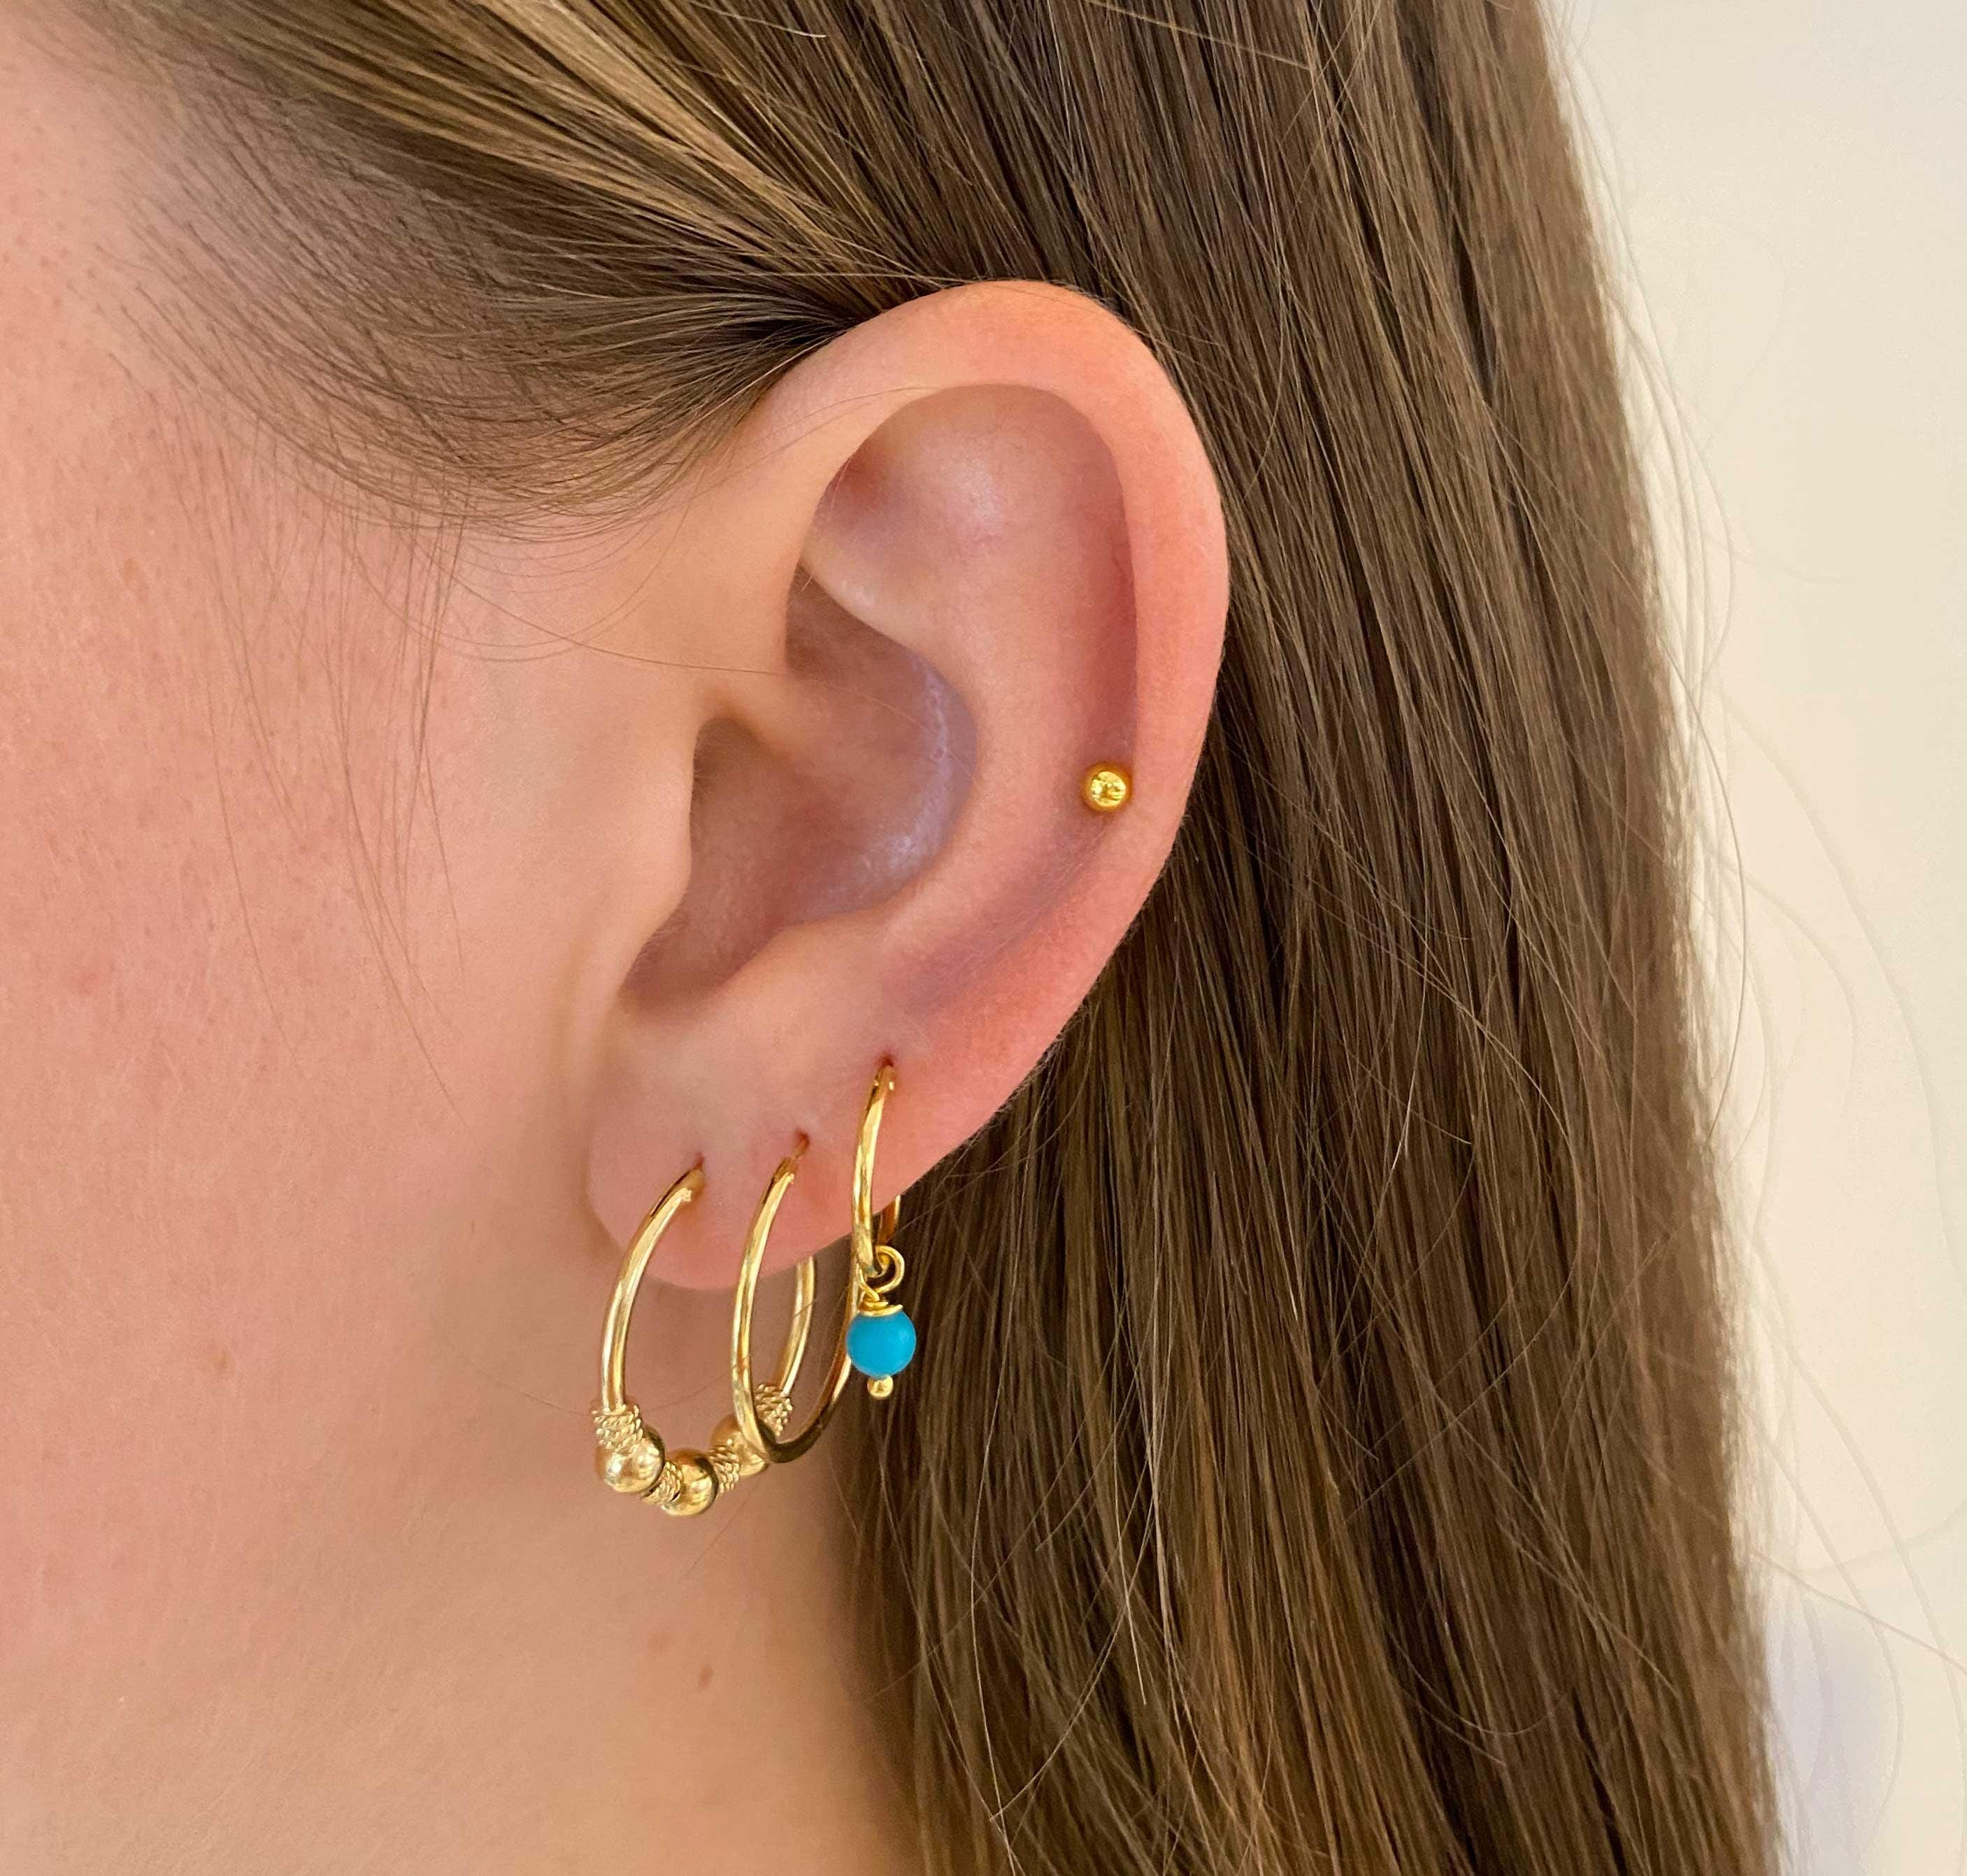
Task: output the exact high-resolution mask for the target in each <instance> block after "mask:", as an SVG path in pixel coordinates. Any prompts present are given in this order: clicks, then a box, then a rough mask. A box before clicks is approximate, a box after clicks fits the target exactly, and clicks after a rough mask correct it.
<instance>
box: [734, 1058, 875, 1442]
mask: <svg viewBox="0 0 1967 1876" xmlns="http://www.w3.org/2000/svg"><path fill="white" fill-rule="evenodd" d="M894 1091H895V1070H894V1065H893V1064H892V1063H890V1062H883V1064H881V1066H880V1069H879V1070H877V1072H876V1074H875V1076H874V1086H873V1087H872V1088H871V1089H870V1090H869V1091H868V1095H867V1108H866V1110H865V1111H864V1112H863V1114H862V1115H861V1132H860V1137H859V1138H858V1140H857V1141H856V1142H855V1145H854V1212H853V1224H852V1228H851V1235H850V1238H849V1245H850V1251H849V1261H848V1276H847V1303H846V1306H845V1309H844V1310H843V1311H842V1313H841V1321H840V1332H839V1334H838V1336H837V1338H835V1343H834V1348H833V1358H832V1361H831V1363H830V1364H828V1368H827V1372H826V1379H825V1381H824V1383H822V1385H821V1388H820V1396H819V1404H818V1405H817V1406H816V1407H815V1408H814V1409H813V1411H812V1418H811V1419H809V1420H808V1421H807V1422H806V1425H805V1426H803V1427H802V1428H801V1429H799V1432H796V1433H794V1434H792V1435H786V1434H785V1433H784V1432H783V1425H784V1423H783V1422H780V1426H777V1427H774V1426H772V1425H771V1424H770V1419H769V1417H768V1416H767V1413H766V1411H765V1409H766V1408H767V1406H769V1405H770V1404H771V1403H770V1397H769V1396H768V1395H767V1393H765V1392H764V1390H759V1391H757V1392H755V1393H754V1389H753V1387H752V1380H751V1311H752V1306H753V1305H754V1303H755V1302H756V1301H757V1293H758V1273H759V1271H760V1269H761V1267H762V1266H763V1264H764V1257H765V1246H766V1245H767V1242H768V1241H769V1240H770V1237H771V1235H772V1225H773V1222H774V1219H777V1216H778V1211H779V1206H780V1203H781V1202H782V1201H783V1200H784V1198H785V1196H786V1191H787V1190H788V1188H790V1186H791V1184H792V1182H793V1174H795V1173H796V1171H797V1170H798V1167H797V1163H796V1161H795V1160H792V1159H786V1160H782V1161H780V1164H779V1169H778V1170H777V1172H776V1173H774V1174H773V1175H772V1179H771V1183H770V1184H769V1185H767V1187H766V1188H765V1196H764V1198H763V1199H762V1200H761V1201H760V1202H759V1206H758V1210H757V1216H755V1217H754V1219H752V1221H751V1233H750V1235H749V1236H748V1237H747V1238H746V1239H745V1241H744V1261H743V1263H742V1264H741V1265H740V1266H739V1267H738V1290H737V1294H736V1296H735V1299H734V1300H733V1305H732V1314H731V1403H732V1419H733V1420H734V1421H735V1422H736V1425H737V1428H738V1432H739V1433H740V1434H741V1435H742V1436H743V1438H744V1439H745V1441H746V1442H748V1443H749V1444H750V1445H751V1446H752V1447H754V1448H755V1449H756V1450H757V1451H759V1452H761V1453H762V1454H763V1455H764V1458H765V1460H766V1461H767V1463H768V1464H774V1465H783V1464H786V1463H787V1462H789V1461H792V1460H794V1459H796V1458H799V1457H800V1456H801V1455H803V1454H804V1453H806V1452H809V1451H811V1450H812V1446H813V1443H814V1442H816V1440H817V1439H818V1438H819V1436H820V1435H821V1434H822V1433H823V1432H825V1430H826V1427H827V1423H828V1422H829V1421H830V1420H831V1419H832V1418H833V1413H834V1409H835V1408H836V1407H838V1406H839V1405H840V1397H841V1395H842V1394H844V1393H845V1392H846V1391H847V1384H848V1381H849V1380H851V1378H852V1377H853V1374H854V1363H853V1361H851V1359H850V1358H849V1357H848V1332H849V1330H851V1329H852V1327H853V1326H854V1320H855V1318H856V1316H858V1315H859V1314H861V1313H864V1312H865V1311H867V1310H868V1309H870V1306H872V1307H874V1308H877V1309H878V1308H880V1306H882V1303H883V1297H884V1296H885V1295H886V1293H887V1291H888V1290H890V1289H892V1288H893V1287H894V1285H895V1284H896V1283H898V1282H899V1281H900V1278H901V1269H902V1260H901V1254H900V1252H899V1251H896V1250H895V1249H894V1248H893V1245H891V1244H890V1242H889V1240H890V1238H892V1237H893V1235H894V1232H895V1228H896V1225H898V1224H899V1223H900V1222H901V1216H902V1202H901V1200H900V1196H896V1198H894V1199H893V1200H890V1203H889V1204H888V1206H887V1209H886V1210H885V1211H883V1212H882V1214H881V1216H880V1218H879V1219H877V1218H876V1217H875V1216H874V1148H875V1145H876V1143H877V1141H879V1139H880V1133H881V1113H882V1110H883V1108H885V1107H886V1106H887V1100H888V1096H890V1095H891V1094H892V1093H894ZM799 1268H800V1288H799V1296H798V1299H797V1300H796V1301H795V1303H794V1304H793V1331H792V1335H793V1339H796V1342H797V1343H798V1345H799V1349H800V1351H801V1352H802V1353H803V1351H804V1349H805V1345H806V1332H807V1330H808V1329H809V1326H810V1318H811V1315H812V1276H811V1273H812V1259H811V1258H808V1259H806V1261H805V1262H804V1263H803V1264H802V1265H801V1266H800V1267H799ZM788 1346H790V1342H789V1344H788ZM787 1391H788V1392H789V1391H790V1389H788V1390H787ZM880 1391H881V1393H883V1394H885V1393H887V1391H888V1390H887V1389H885V1388H884V1389H883V1390H880Z"/></svg>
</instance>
